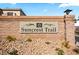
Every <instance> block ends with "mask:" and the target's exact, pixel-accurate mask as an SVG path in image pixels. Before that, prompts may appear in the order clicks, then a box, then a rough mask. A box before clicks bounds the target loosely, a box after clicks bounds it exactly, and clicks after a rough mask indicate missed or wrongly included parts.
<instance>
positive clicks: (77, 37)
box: [75, 26, 79, 46]
mask: <svg viewBox="0 0 79 59" xmlns="http://www.w3.org/2000/svg"><path fill="white" fill-rule="evenodd" d="M75 44H76V45H78V46H79V26H75Z"/></svg>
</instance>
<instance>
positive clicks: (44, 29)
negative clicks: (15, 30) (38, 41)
mask: <svg viewBox="0 0 79 59" xmlns="http://www.w3.org/2000/svg"><path fill="white" fill-rule="evenodd" d="M57 32H58V22H20V33H57Z"/></svg>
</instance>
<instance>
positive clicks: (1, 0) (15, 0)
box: [0, 0, 79, 3]
mask: <svg viewBox="0 0 79 59" xmlns="http://www.w3.org/2000/svg"><path fill="white" fill-rule="evenodd" d="M74 2H79V0H0V3H74Z"/></svg>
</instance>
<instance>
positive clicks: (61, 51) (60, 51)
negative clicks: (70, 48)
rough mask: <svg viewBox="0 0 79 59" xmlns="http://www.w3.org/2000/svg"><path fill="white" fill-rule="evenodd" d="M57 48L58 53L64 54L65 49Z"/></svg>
mask: <svg viewBox="0 0 79 59" xmlns="http://www.w3.org/2000/svg"><path fill="white" fill-rule="evenodd" d="M55 50H56V51H57V54H58V55H64V51H63V50H62V49H60V48H56V49H55Z"/></svg>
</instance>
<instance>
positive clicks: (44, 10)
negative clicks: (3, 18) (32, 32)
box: [0, 3, 79, 24]
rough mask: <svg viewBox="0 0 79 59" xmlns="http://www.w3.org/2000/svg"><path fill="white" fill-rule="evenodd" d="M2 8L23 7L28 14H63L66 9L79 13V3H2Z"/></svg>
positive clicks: (0, 6) (74, 13)
mask: <svg viewBox="0 0 79 59" xmlns="http://www.w3.org/2000/svg"><path fill="white" fill-rule="evenodd" d="M0 8H21V9H22V10H23V11H24V13H25V14H26V15H27V16H63V15H64V11H65V10H66V9H71V10H72V12H71V14H73V15H75V17H76V18H78V15H79V3H74V4H73V3H0ZM78 24H79V23H78Z"/></svg>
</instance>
